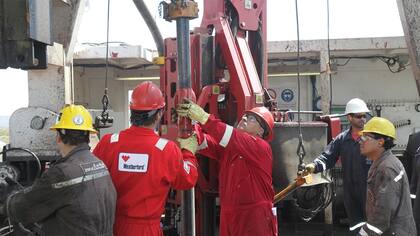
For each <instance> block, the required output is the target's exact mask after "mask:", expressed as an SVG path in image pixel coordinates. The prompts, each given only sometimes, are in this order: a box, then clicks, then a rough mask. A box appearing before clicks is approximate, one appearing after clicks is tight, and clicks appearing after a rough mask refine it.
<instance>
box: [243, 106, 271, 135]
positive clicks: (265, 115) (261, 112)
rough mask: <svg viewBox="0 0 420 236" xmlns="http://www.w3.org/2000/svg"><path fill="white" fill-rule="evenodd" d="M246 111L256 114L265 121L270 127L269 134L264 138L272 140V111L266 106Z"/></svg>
mask: <svg viewBox="0 0 420 236" xmlns="http://www.w3.org/2000/svg"><path fill="white" fill-rule="evenodd" d="M245 113H252V114H255V115H257V116H258V117H260V118H261V119H262V120H263V121H264V123H265V125H266V127H267V128H268V134H267V136H266V137H265V138H264V139H265V140H267V141H269V142H270V141H271V140H272V139H273V128H274V117H273V114H271V112H270V111H269V110H268V109H267V108H266V107H254V108H252V109H251V110H248V111H245Z"/></svg>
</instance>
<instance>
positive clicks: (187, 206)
mask: <svg viewBox="0 0 420 236" xmlns="http://www.w3.org/2000/svg"><path fill="white" fill-rule="evenodd" d="M189 24H190V23H189V19H188V18H184V17H182V18H178V19H177V20H176V34H177V51H178V56H177V64H178V71H177V72H178V89H179V90H181V91H191V58H190V25H189ZM180 95H181V96H180V99H182V98H183V97H184V95H187V94H182V92H181V94H180ZM185 97H187V96H185ZM179 126H180V127H179V128H180V129H184V128H185V127H187V126H191V122H190V121H189V120H187V119H185V118H184V121H181V122H180V124H179ZM181 222H182V232H181V235H182V236H195V206H194V188H193V189H191V190H186V191H183V194H182V205H181Z"/></svg>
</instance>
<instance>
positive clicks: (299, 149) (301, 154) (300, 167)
mask: <svg viewBox="0 0 420 236" xmlns="http://www.w3.org/2000/svg"><path fill="white" fill-rule="evenodd" d="M295 10H296V33H297V65H296V70H297V81H298V98H297V99H298V113H297V114H298V127H299V136H298V137H299V144H298V147H297V150H296V154H297V156H298V157H299V165H298V172H300V171H302V170H303V168H304V164H303V159H304V158H305V155H306V151H305V147H304V145H303V135H302V125H301V119H300V36H299V11H298V2H297V0H295Z"/></svg>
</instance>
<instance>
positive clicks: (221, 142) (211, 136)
mask: <svg viewBox="0 0 420 236" xmlns="http://www.w3.org/2000/svg"><path fill="white" fill-rule="evenodd" d="M177 112H178V115H180V116H182V117H188V118H190V119H191V120H194V121H198V122H199V123H200V124H201V128H202V130H203V131H204V133H205V138H204V141H203V142H201V144H200V147H199V149H200V152H199V153H200V154H203V155H205V156H207V157H210V158H213V159H216V160H218V161H219V163H220V173H219V193H220V207H221V214H220V236H230V235H234V236H239V235H241V236H256V235H258V236H274V235H277V217H276V210H275V208H273V198H274V190H273V186H272V166H273V165H272V161H273V157H272V151H271V147H270V144H269V143H268V142H269V141H271V139H272V137H273V127H274V119H273V116H272V114H271V112H270V111H269V110H268V109H267V108H265V107H256V108H253V109H251V110H249V111H246V112H245V114H244V115H243V116H242V119H241V120H240V122H239V124H238V126H237V128H233V127H232V126H230V125H227V124H225V123H223V122H222V121H220V120H219V119H216V118H215V117H214V116H213V115H210V114H208V113H206V112H205V111H204V110H203V109H202V108H201V107H200V106H198V105H197V104H195V103H193V102H191V101H184V103H182V104H180V105H179V106H178V109H177Z"/></svg>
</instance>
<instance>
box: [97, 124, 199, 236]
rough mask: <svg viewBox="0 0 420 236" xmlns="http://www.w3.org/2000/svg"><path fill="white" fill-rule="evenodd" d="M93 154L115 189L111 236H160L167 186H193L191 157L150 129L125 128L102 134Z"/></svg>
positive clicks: (194, 180)
mask: <svg viewBox="0 0 420 236" xmlns="http://www.w3.org/2000/svg"><path fill="white" fill-rule="evenodd" d="M94 154H95V155H97V156H98V157H99V158H100V159H102V160H103V161H104V163H105V165H106V166H107V167H108V169H109V172H110V173H111V177H112V180H113V182H114V185H115V188H116V189H117V196H118V200H117V209H116V218H115V225H114V233H115V235H116V236H134V235H135V236H142V235H145V236H146V235H147V236H157V235H163V233H162V230H161V227H160V218H161V215H162V213H163V211H164V206H165V202H166V198H167V195H168V192H169V189H170V187H173V188H176V189H189V188H192V187H193V186H194V185H195V183H196V181H197V176H198V173H197V161H196V159H195V157H194V155H193V154H192V153H191V152H189V151H187V150H182V152H181V150H180V149H179V147H178V146H177V145H176V144H175V143H174V142H172V141H169V140H166V139H163V138H160V137H159V135H157V134H156V133H155V132H154V131H153V130H152V129H148V128H143V127H136V126H131V127H130V128H128V129H126V130H123V131H121V132H120V133H119V134H113V135H105V136H104V137H103V138H102V139H101V141H100V142H99V143H98V145H97V146H96V148H95V150H94Z"/></svg>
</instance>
